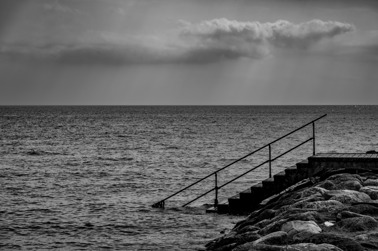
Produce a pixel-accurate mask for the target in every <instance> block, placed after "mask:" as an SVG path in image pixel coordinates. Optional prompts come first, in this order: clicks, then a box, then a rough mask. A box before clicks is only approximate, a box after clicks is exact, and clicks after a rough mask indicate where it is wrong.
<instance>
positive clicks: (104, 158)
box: [98, 157, 134, 161]
mask: <svg viewBox="0 0 378 251" xmlns="http://www.w3.org/2000/svg"><path fill="white" fill-rule="evenodd" d="M98 159H99V160H106V161H131V160H134V158H132V157H98Z"/></svg>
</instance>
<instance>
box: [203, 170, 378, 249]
mask: <svg viewBox="0 0 378 251" xmlns="http://www.w3.org/2000/svg"><path fill="white" fill-rule="evenodd" d="M206 250H209V251H228V250H232V251H246V250H264V251H265V250H266V251H284V250H285V251H297V250H310V251H312V250H313V251H319V250H334V251H340V250H345V251H362V250H378V174H375V173H373V172H371V171H367V170H338V171H333V172H329V173H326V174H322V175H321V176H318V177H313V178H311V179H307V180H304V181H302V182H301V183H300V184H297V185H295V186H293V187H291V188H289V189H287V190H286V191H284V192H282V193H281V194H279V195H276V196H274V197H271V198H269V199H268V200H267V201H266V202H265V205H264V206H263V207H262V208H261V209H259V210H257V211H254V212H253V213H252V214H250V215H249V216H248V217H247V218H246V219H245V220H243V221H241V222H238V223H237V224H236V226H235V227H234V228H233V229H232V230H231V231H230V232H229V233H227V234H226V235H224V236H222V237H220V238H218V239H215V240H213V241H211V242H210V243H208V244H207V245H206Z"/></svg>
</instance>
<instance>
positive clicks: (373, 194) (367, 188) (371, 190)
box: [360, 186, 378, 200]
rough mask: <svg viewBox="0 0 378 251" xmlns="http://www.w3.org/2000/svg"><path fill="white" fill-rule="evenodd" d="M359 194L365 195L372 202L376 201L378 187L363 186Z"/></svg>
mask: <svg viewBox="0 0 378 251" xmlns="http://www.w3.org/2000/svg"><path fill="white" fill-rule="evenodd" d="M360 192H363V193H366V194H367V195H369V196H370V198H371V199H372V200H376V199H378V186H365V187H362V188H361V189H360Z"/></svg>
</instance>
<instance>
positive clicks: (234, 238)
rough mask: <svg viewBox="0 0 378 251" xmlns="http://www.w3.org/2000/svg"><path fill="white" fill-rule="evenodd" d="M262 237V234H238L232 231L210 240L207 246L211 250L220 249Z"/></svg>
mask: <svg viewBox="0 0 378 251" xmlns="http://www.w3.org/2000/svg"><path fill="white" fill-rule="evenodd" d="M259 238H260V235H258V234H254V233H248V232H247V233H244V234H240V235H236V234H235V233H234V232H231V233H230V234H228V235H225V236H224V237H221V238H218V239H216V240H214V241H212V242H210V243H209V244H208V245H207V246H206V247H207V248H208V249H211V250H218V249H219V248H220V247H225V246H230V247H235V246H237V245H241V244H244V243H246V242H252V241H255V240H257V239H259Z"/></svg>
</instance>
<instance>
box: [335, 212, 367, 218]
mask: <svg viewBox="0 0 378 251" xmlns="http://www.w3.org/2000/svg"><path fill="white" fill-rule="evenodd" d="M362 216H364V215H363V214H358V213H354V212H350V211H342V212H340V213H338V214H337V216H336V218H337V219H338V220H342V219H347V218H354V217H362Z"/></svg>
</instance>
